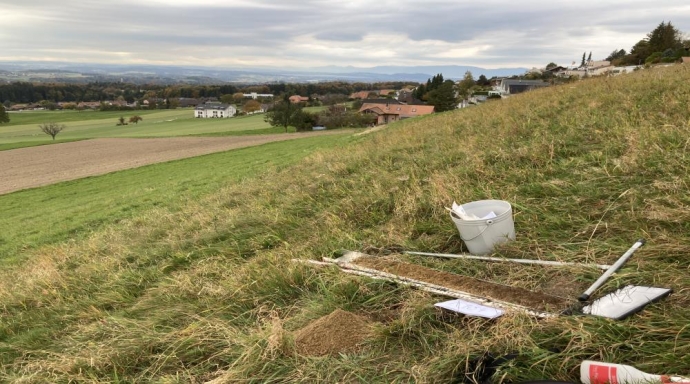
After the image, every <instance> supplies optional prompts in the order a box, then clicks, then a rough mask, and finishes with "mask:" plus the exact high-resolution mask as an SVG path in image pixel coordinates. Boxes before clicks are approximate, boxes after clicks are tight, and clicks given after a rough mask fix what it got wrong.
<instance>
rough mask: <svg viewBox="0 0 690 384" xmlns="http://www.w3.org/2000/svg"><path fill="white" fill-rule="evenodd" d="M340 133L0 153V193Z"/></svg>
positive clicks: (106, 143)
mask: <svg viewBox="0 0 690 384" xmlns="http://www.w3.org/2000/svg"><path fill="white" fill-rule="evenodd" d="M344 132H345V131H343V130H337V131H326V132H303V133H288V134H276V135H256V136H231V137H178V138H152V139H115V138H113V139H94V140H84V141H77V142H71V143H61V144H53V145H42V146H38V147H29V148H19V149H12V150H7V151H0V164H2V167H0V194H6V193H10V192H14V191H19V190H22V189H26V188H34V187H40V186H43V185H49V184H54V183H58V182H61V181H67V180H75V179H80V178H83V177H87V176H94V175H102V174H105V173H110V172H114V171H120V170H123V169H130V168H137V167H141V166H143V165H148V164H154V163H161V162H165V161H170V160H177V159H183V158H188V157H194V156H200V155H206V154H210V153H215V152H222V151H227V150H231V149H237V148H244V147H250V146H255V145H260V144H265V143H270V142H274V141H283V140H294V139H299V138H304V137H311V136H316V135H329V134H342V133H344Z"/></svg>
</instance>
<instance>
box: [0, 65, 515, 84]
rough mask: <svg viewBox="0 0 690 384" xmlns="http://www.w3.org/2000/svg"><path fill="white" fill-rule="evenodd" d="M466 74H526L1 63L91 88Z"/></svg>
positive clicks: (8, 72) (2, 69)
mask: <svg viewBox="0 0 690 384" xmlns="http://www.w3.org/2000/svg"><path fill="white" fill-rule="evenodd" d="M466 71H470V72H472V74H473V75H474V77H475V78H476V77H478V76H479V75H482V74H483V75H484V76H486V77H488V78H490V77H492V76H511V75H520V74H524V73H525V72H526V71H527V68H495V69H487V68H481V67H472V66H462V65H444V66H376V67H369V68H361V67H352V66H345V67H340V66H325V67H314V68H304V69H280V68H265V67H264V68H256V69H246V68H242V69H232V68H211V67H194V66H163V65H118V64H79V63H66V62H30V61H29V62H0V81H5V82H7V81H9V82H11V81H36V82H54V81H65V82H81V83H83V82H89V81H124V82H133V83H150V82H155V83H188V84H218V83H242V84H252V83H268V82H286V83H304V82H321V81H333V80H341V81H350V82H366V83H371V82H379V81H415V82H425V81H427V79H429V78H430V77H432V76H434V75H436V74H439V73H441V74H443V77H444V78H446V79H460V78H462V77H463V76H464V74H465V72H466Z"/></svg>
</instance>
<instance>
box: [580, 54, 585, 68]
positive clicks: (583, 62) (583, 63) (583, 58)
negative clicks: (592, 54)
mask: <svg viewBox="0 0 690 384" xmlns="http://www.w3.org/2000/svg"><path fill="white" fill-rule="evenodd" d="M585 57H587V52H582V63H580V66H581V67H584V66H585Z"/></svg>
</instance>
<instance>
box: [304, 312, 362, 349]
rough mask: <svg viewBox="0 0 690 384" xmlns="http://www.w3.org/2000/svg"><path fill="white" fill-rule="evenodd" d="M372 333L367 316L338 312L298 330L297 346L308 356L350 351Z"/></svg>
mask: <svg viewBox="0 0 690 384" xmlns="http://www.w3.org/2000/svg"><path fill="white" fill-rule="evenodd" d="M370 330H371V328H370V322H369V321H368V320H367V319H365V318H364V317H362V316H358V315H355V314H354V313H351V312H347V311H343V310H340V309H336V310H335V311H333V312H331V314H329V315H327V316H324V317H321V318H319V319H317V320H315V321H313V322H312V323H310V324H309V325H307V326H306V327H304V328H302V329H300V330H299V331H297V332H296V333H295V347H296V348H297V352H299V353H300V354H302V355H309V356H323V355H332V354H338V353H341V352H351V351H354V350H356V349H357V346H358V345H359V344H360V343H361V342H362V341H364V339H365V338H366V337H367V335H368V334H369V332H370Z"/></svg>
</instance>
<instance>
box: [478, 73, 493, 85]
mask: <svg viewBox="0 0 690 384" xmlns="http://www.w3.org/2000/svg"><path fill="white" fill-rule="evenodd" d="M477 85H481V86H483V87H486V86H488V85H491V82H490V81H489V79H487V78H486V76H484V74H481V75H479V78H478V79H477Z"/></svg>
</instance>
